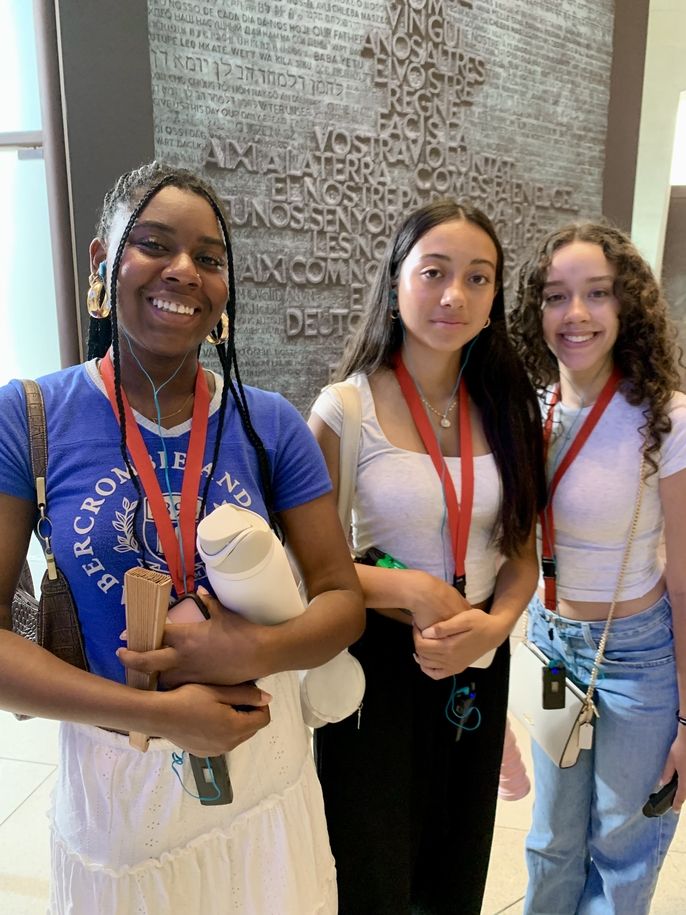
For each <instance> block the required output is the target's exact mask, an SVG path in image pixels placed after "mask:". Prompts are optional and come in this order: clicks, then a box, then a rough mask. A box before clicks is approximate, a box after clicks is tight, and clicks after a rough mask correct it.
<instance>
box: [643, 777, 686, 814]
mask: <svg viewBox="0 0 686 915" xmlns="http://www.w3.org/2000/svg"><path fill="white" fill-rule="evenodd" d="M678 784H679V775H678V773H677V772H675V773H674V775H673V776H672V777H671V779H670V780H669V781H668V782H667V784H666V785H663V786H662V787H661V788H660V790H659V791H655V792H654V793H653V794H651V795H650V797H649V798H648V800H647V801H646V802H645V804H644V805H643V816H646V817H661V816H662V815H663V814H665V813H667V811H668V810H669V808H670V807H671V806H672V804H673V803H674V795H675V794H676V789H677V785H678Z"/></svg>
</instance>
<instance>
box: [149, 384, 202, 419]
mask: <svg viewBox="0 0 686 915" xmlns="http://www.w3.org/2000/svg"><path fill="white" fill-rule="evenodd" d="M194 394H195V391H194V390H193V391H191V393H190V394H189V395H188V397H187V398H186V399H185V400H184V402H183V403H182V404H181V406H180V407H179V409H178V410H174V412H173V413H165V415H164V416H160V419H171V417H172V416H176V415H177V414H179V413H180V412H181V411H182V410H183V409H185V407H186V406H187V405H188V401H189V400H190V399H191V397H193V395H194ZM155 419H157V417H155Z"/></svg>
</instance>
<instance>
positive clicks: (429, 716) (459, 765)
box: [315, 610, 510, 915]
mask: <svg viewBox="0 0 686 915" xmlns="http://www.w3.org/2000/svg"><path fill="white" fill-rule="evenodd" d="M350 650H351V652H352V653H353V654H354V655H355V656H356V657H357V658H358V659H359V660H360V662H361V664H362V666H363V667H364V671H365V675H366V677H367V689H366V693H365V699H364V705H363V708H362V714H361V717H360V727H359V729H358V721H357V716H355V715H353V716H352V717H351V718H348V719H346V720H345V721H342V722H341V723H340V724H335V725H327V726H326V727H324V728H320V729H319V730H317V731H316V732H315V741H316V755H317V767H318V771H319V777H320V779H321V782H322V787H323V791H324V802H325V805H326V815H327V821H328V826H329V835H330V838H331V847H332V850H333V854H334V857H335V858H336V866H337V871H338V888H339V912H340V915H410V913H414V915H420V913H421V915H447V913H450V915H479V912H480V911H481V901H482V897H483V891H484V885H485V882H486V873H487V870H488V859H489V855H490V850H491V840H492V837H493V822H494V818H495V805H496V799H497V789H498V775H499V771H500V761H501V757H502V747H503V736H504V730H505V713H506V706H507V686H508V673H509V666H510V652H509V644H508V641H507V640H506V641H505V643H504V644H503V645H501V646H500V648H499V649H498V651H497V653H496V656H495V658H494V660H493V663H492V664H491V666H490V667H489V668H487V669H485V670H476V669H469V670H467V671H466V672H465V673H463V674H460V675H459V676H458V677H457V681H458V686H462V685H470V684H472V683H473V684H474V686H475V689H476V699H475V705H476V707H477V708H478V709H479V712H480V713H481V724H480V726H479V727H478V728H477V729H476V730H474V731H471V732H468V731H463V732H462V735H461V737H460V740H459V741H456V740H455V736H456V728H455V726H454V725H453V724H451V723H450V722H449V721H448V720H447V719H446V716H445V707H446V703H447V701H448V698H449V695H450V692H451V688H452V678H448V679H447V680H441V681H434V680H431V679H430V678H429V677H427V676H426V675H425V674H423V673H422V672H421V670H420V669H419V666H418V665H417V664H416V663H415V661H414V659H413V657H412V652H413V650H414V649H413V642H412V632H411V627H410V626H406V625H403V624H402V623H397V622H395V621H394V620H390V619H388V618H386V617H382V616H380V615H379V614H377V613H375V612H374V611H372V610H369V611H368V612H367V629H366V631H365V633H364V635H363V636H362V638H361V639H360V641H359V642H357V643H356V644H355V645H353V646H352V647H351V649H350ZM473 722H474V716H472V717H471V718H470V719H469V723H473Z"/></svg>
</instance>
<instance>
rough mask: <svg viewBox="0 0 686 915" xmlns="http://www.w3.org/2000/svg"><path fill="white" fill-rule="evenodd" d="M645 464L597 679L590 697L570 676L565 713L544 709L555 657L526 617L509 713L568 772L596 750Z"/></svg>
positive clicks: (514, 663)
mask: <svg viewBox="0 0 686 915" xmlns="http://www.w3.org/2000/svg"><path fill="white" fill-rule="evenodd" d="M644 485H645V480H644V460H643V459H642V460H641V467H640V470H639V481H638V489H637V492H636V500H635V504H634V511H633V515H632V518H631V525H630V528H629V534H628V537H627V541H626V546H625V547H624V556H623V558H622V565H621V567H620V571H619V578H618V580H617V587H616V588H615V591H614V596H613V598H612V603H611V604H610V610H609V612H608V614H607V622H606V623H605V629H604V630H603V635H602V637H601V639H600V642H599V644H598V650H597V652H596V656H595V659H594V661H593V668H592V670H591V678H590V681H589V684H588V687H587V689H586V692H585V693H584V692H583V691H582V690H581V689H579V687H577V686H576V685H575V684H574V683H573V682H572V681H571V680H570V679H569V677H567V678H566V679H565V705H564V708H559V709H546V708H543V673H544V671H545V669H546V668H547V667H548V664H549V661H550V658H548V657H546V655H545V654H544V653H543V652H542V651H541V650H540V648H538V647H537V646H536V645H534V644H532V643H531V642H530V641H529V639H528V634H527V632H528V629H527V614H526V613H525V614H524V633H525V635H524V640H523V641H522V642H520V644H519V645H518V646H517V648H516V649H515V650H514V652H513V653H512V658H511V662H510V699H509V709H510V711H511V712H512V714H513V715H514V716H515V718H517V720H518V721H520V722H521V724H523V725H524V727H525V728H526V729H527V731H528V732H529V734H530V735H531V737H532V738H533V739H534V740H535V741H536V743H537V744H538V745H539V746H540V747H541V749H542V750H545V752H546V753H547V754H548V756H549V757H550V758H551V759H552V761H553V762H554V763H555V765H556V766H559V767H560V768H561V769H568V768H570V767H571V766H573V765H574V764H575V763H576V761H577V760H578V758H579V753H580V752H581V750H590V749H591V747H592V745H593V725H594V720H595V718H597V717H598V710H597V708H596V706H595V703H594V701H593V696H594V693H595V686H596V682H597V680H598V673H599V671H600V666H601V664H602V663H603V656H604V654H605V646H606V644H607V639H608V635H609V633H610V623H611V622H612V617H613V615H614V612H615V606H616V604H617V600H618V598H619V595H620V593H621V590H622V583H623V581H624V575H625V573H626V569H627V566H628V564H629V557H630V554H631V548H632V546H633V542H634V538H635V535H636V527H637V524H638V516H639V513H640V510H641V501H642V499H643V489H644Z"/></svg>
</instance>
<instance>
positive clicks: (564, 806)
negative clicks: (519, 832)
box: [524, 595, 678, 915]
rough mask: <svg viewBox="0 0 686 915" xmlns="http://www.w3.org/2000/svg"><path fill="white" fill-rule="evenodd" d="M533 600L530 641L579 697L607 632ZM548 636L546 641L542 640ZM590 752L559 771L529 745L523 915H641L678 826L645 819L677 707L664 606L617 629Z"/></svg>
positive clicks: (672, 817)
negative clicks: (556, 662) (531, 782)
mask: <svg viewBox="0 0 686 915" xmlns="http://www.w3.org/2000/svg"><path fill="white" fill-rule="evenodd" d="M551 616H552V615H551V614H550V613H549V612H548V611H547V610H546V609H545V607H544V606H543V604H542V603H541V601H540V600H539V599H538V598H534V600H533V601H532V603H531V605H530V607H529V638H530V639H531V640H532V641H533V642H535V643H536V644H537V645H538V646H539V647H540V648H541V649H542V650H543V651H544V652H545V653H546V654H547V655H548V657H556V658H560V659H562V660H563V661H564V663H565V666H566V668H567V673H568V675H569V676H571V677H572V679H574V680H576V681H577V683H578V684H579V685H581V686H582V687H583V688H585V686H586V684H588V682H589V679H590V673H591V668H592V666H593V659H594V657H595V653H596V648H597V645H598V642H599V640H600V637H601V634H602V632H603V628H604V625H605V624H604V622H593V623H585V622H580V621H577V620H568V619H566V618H565V619H560V618H559V617H557V618H556V623H555V624H554V625H553V623H552V622H551ZM551 627H552V633H553V636H552V639H551V638H550V635H549V632H550V631H551ZM596 706H597V708H598V712H599V718H598V719H596V724H595V735H594V739H593V748H592V749H591V750H582V752H581V754H580V756H579V760H578V762H577V763H576V765H575V766H573V767H572V768H571V769H559V768H558V767H557V766H556V765H555V764H554V763H553V762H552V761H551V760H550V758H549V757H548V756H547V755H546V754H545V752H544V751H543V750H541V749H540V748H539V747H538V746H537V744H536V743H534V744H533V758H534V776H535V802H534V810H533V822H532V826H531V832H530V833H529V835H528V837H527V841H526V860H527V867H528V871H529V886H528V890H527V895H526V900H525V904H524V912H525V913H526V915H643V913H647V912H648V910H649V907H650V900H651V897H652V895H653V892H654V890H655V884H656V882H657V876H658V872H659V870H660V867H661V865H662V862H663V860H664V857H665V854H666V852H667V849H668V847H669V843H670V842H671V840H672V838H673V836H674V831H675V829H676V825H677V815H676V814H675V813H674V812H673V811H671V810H670V811H669V812H668V813H667V814H665V815H664V816H663V817H656V818H653V819H648V818H647V817H644V816H643V814H642V812H641V808H642V807H643V804H644V803H645V801H646V800H647V798H648V795H649V794H650V793H651V792H652V791H654V790H655V788H656V786H657V783H658V780H659V777H660V774H661V772H662V768H663V766H664V763H665V760H666V758H667V754H668V752H669V748H670V746H671V744H672V742H673V740H674V738H675V736H676V717H675V711H676V709H677V706H678V695H677V682H676V665H675V660H674V641H673V636H672V608H671V605H670V603H669V600H668V598H667V596H666V595H665V596H664V597H663V598H661V599H660V600H659V601H658V602H657V603H656V604H655V605H654V606H652V607H650V608H649V609H647V610H644V611H642V612H641V613H637V614H635V615H634V616H630V617H626V618H622V619H618V620H613V622H612V625H611V627H610V635H609V639H608V643H607V648H606V651H605V660H604V662H603V664H602V666H601V669H600V676H599V679H598V685H597V690H596Z"/></svg>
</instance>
